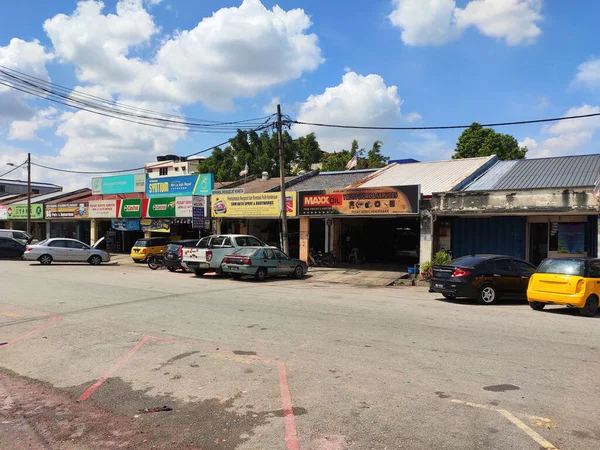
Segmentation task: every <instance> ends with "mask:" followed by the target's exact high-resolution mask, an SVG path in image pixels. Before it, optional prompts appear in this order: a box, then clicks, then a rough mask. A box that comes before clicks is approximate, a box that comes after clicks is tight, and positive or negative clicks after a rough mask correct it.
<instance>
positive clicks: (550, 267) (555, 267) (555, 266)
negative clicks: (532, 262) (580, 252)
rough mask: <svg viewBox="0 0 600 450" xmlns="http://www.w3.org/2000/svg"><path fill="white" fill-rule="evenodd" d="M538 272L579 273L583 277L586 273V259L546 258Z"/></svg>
mask: <svg viewBox="0 0 600 450" xmlns="http://www.w3.org/2000/svg"><path fill="white" fill-rule="evenodd" d="M537 273H555V274H558V275H577V276H579V277H582V276H583V275H584V273H585V261H582V260H578V259H546V260H545V261H544V262H543V263H542V264H541V265H540V267H538V270H537Z"/></svg>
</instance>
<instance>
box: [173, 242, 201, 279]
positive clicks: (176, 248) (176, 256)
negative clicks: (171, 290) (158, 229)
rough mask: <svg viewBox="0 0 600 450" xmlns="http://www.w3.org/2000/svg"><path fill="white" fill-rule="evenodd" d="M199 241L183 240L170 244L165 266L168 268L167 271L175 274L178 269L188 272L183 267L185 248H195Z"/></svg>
mask: <svg viewBox="0 0 600 450" xmlns="http://www.w3.org/2000/svg"><path fill="white" fill-rule="evenodd" d="M198 241H199V239H182V240H180V241H174V242H169V245H168V246H167V253H166V254H165V266H167V269H169V271H171V272H175V271H177V270H178V269H181V270H183V271H184V272H187V270H186V269H184V268H183V266H182V265H181V258H182V257H183V247H195V246H196V244H197V243H198Z"/></svg>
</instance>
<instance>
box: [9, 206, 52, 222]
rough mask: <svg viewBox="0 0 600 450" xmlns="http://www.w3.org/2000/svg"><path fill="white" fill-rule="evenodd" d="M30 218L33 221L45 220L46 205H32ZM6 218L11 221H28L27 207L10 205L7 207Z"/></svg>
mask: <svg viewBox="0 0 600 450" xmlns="http://www.w3.org/2000/svg"><path fill="white" fill-rule="evenodd" d="M29 217H30V218H31V219H43V218H44V205H40V204H32V205H31V208H30V213H29ZM6 218H7V219H9V220H21V219H22V220H27V205H20V204H19V205H8V206H7V207H6Z"/></svg>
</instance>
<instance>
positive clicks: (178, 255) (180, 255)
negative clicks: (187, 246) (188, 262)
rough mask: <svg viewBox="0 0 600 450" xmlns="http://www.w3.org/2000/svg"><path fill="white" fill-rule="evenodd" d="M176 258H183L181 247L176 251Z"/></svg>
mask: <svg viewBox="0 0 600 450" xmlns="http://www.w3.org/2000/svg"><path fill="white" fill-rule="evenodd" d="M177 257H179V258H183V247H179V250H178V251H177Z"/></svg>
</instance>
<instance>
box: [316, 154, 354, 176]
mask: <svg viewBox="0 0 600 450" xmlns="http://www.w3.org/2000/svg"><path fill="white" fill-rule="evenodd" d="M350 158H352V153H350V152H349V151H348V150H342V151H341V152H337V153H325V154H324V155H323V158H322V159H321V171H322V172H341V171H343V170H346V164H348V161H350Z"/></svg>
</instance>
